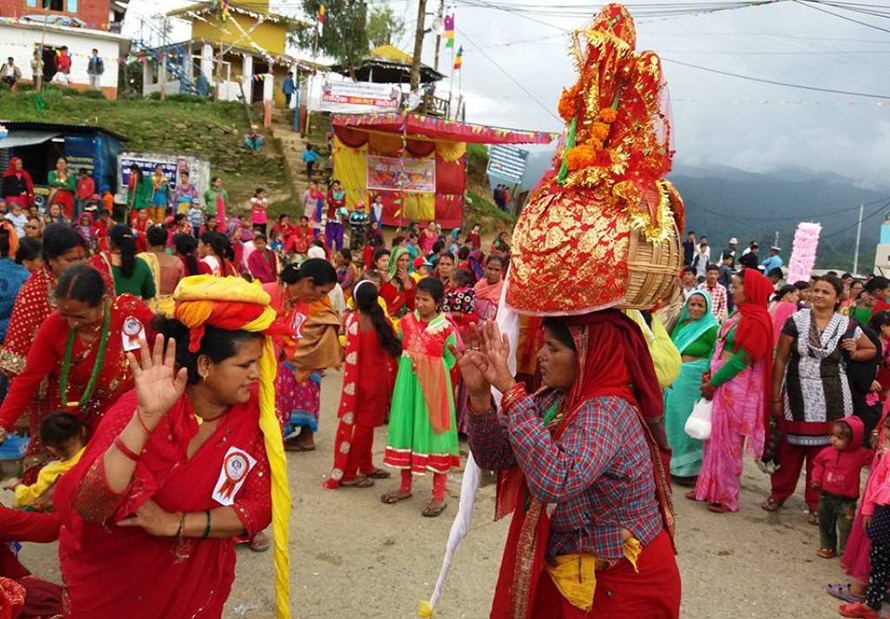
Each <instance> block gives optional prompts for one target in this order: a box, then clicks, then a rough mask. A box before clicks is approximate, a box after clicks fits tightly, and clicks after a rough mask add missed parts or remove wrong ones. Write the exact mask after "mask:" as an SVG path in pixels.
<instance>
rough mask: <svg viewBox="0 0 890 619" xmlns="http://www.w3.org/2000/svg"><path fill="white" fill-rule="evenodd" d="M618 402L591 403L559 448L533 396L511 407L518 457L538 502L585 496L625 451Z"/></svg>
mask: <svg viewBox="0 0 890 619" xmlns="http://www.w3.org/2000/svg"><path fill="white" fill-rule="evenodd" d="M616 403H617V400H616V399H612V398H610V399H608V400H596V399H594V400H591V401H588V402H586V403H585V404H584V405H582V407H581V408H580V409H579V410H578V412H577V416H576V418H575V420H574V421H573V422H572V423H571V424H570V425H569V428H568V429H567V430H566V432H565V433H564V434H563V435H562V437H561V438H560V440H559V443H558V444H557V443H556V442H555V441H554V440H553V438H552V437H551V436H550V432H549V431H548V430H547V428H546V427H545V426H544V422H543V420H542V419H541V418H540V417H539V416H538V415H537V407H536V406H535V401H534V399H533V398H532V397H531V396H525V397H522V398H517V399H515V400H513V401H511V402H510V403H509V404H508V405H507V410H506V411H505V418H506V421H507V433H508V436H509V441H510V444H511V445H512V447H513V455H514V457H515V458H516V461H517V462H518V463H519V465H520V467H522V471H523V472H524V473H525V478H526V480H527V482H528V486H529V491H530V492H531V494H532V495H533V496H534V497H535V498H536V499H538V500H541V501H546V502H548V503H563V504H564V503H566V501H567V500H568V499H571V498H572V497H575V496H578V495H580V494H582V493H583V492H585V491H586V490H587V489H588V487H590V486H591V484H592V483H593V482H594V481H595V480H596V479H597V478H598V477H599V476H600V475H601V474H602V472H603V471H604V470H605V469H606V468H607V467H608V466H609V464H610V463H611V461H612V459H613V458H614V457H615V456H616V455H617V453H618V451H619V449H620V448H621V438H620V436H619V432H618V426H617V425H616V424H615V423H613V422H612V420H613V418H614V417H615V416H617V414H618V411H617V410H612V409H615V408H617V404H616Z"/></svg>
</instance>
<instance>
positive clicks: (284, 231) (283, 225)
mask: <svg viewBox="0 0 890 619" xmlns="http://www.w3.org/2000/svg"><path fill="white" fill-rule="evenodd" d="M306 221H307V222H308V221H309V220H308V219H307V220H306ZM293 227H294V226H293V224H291V222H290V217H289V216H288V214H287V213H282V214H281V215H279V216H278V223H277V224H275V225H273V226H272V230H276V231H277V232H278V236H279V238H280V239H281V241H282V243H287V237H289V236H290V234H291V231H292V230H293Z"/></svg>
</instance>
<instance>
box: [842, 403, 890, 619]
mask: <svg viewBox="0 0 890 619" xmlns="http://www.w3.org/2000/svg"><path fill="white" fill-rule="evenodd" d="M847 419H850V418H849V417H848V418H846V419H845V421H846V420H847ZM886 422H887V417H886V416H885V417H884V419H882V420H881V423H880V424H878V427H877V428H876V429H875V430H874V432H873V436H877V441H878V443H877V445H876V448H877V455H876V456H875V459H874V460H873V461H872V464H871V474H870V475H869V478H868V483H867V484H866V486H865V495H864V497H863V499H862V506H861V507H860V513H861V514H862V528H863V530H864V531H865V533H866V535H867V536H868V539H869V541H870V543H871V549H870V550H869V554H868V558H869V563H870V564H871V565H870V572H869V574H868V588H867V589H866V591H865V601H864V603H863V602H861V601H854V602H851V603H849V604H842V605H841V606H840V607H839V608H838V611H839V612H840V614H841V616H843V617H861V618H862V619H880V617H881V606H882V603H883V601H884V595H885V593H886V591H887V587H888V585H890V458H888V457H886V455H887V452H888V449H890V440H888V433H887V430H886V427H885V424H886ZM847 554H849V552H848V553H847ZM846 559H847V557H846V556H845V557H844V560H846ZM850 593H851V594H852V587H851V588H850ZM833 595H834V594H833ZM839 597H844V596H839ZM845 599H850V598H849V597H846V598H845ZM854 599H855V598H854Z"/></svg>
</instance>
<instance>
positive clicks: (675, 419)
mask: <svg viewBox="0 0 890 619" xmlns="http://www.w3.org/2000/svg"><path fill="white" fill-rule="evenodd" d="M695 295H701V296H702V297H704V299H705V301H706V302H707V305H708V311H707V312H706V313H705V315H704V316H702V317H701V318H699V319H698V320H691V319H690V318H689V299H687V300H686V303H685V304H684V305H683V311H682V312H681V313H680V319H679V320H678V321H677V325H676V326H675V327H674V330H673V331H672V332H671V341H672V342H674V345H675V346H676V347H677V350H679V351H680V354H681V355H685V356H689V357H698V358H697V359H695V360H693V361H685V362H683V364H682V365H681V366H680V376H679V377H678V378H677V380H676V381H674V383H673V384H672V385H671V386H670V387H668V388H667V389H665V391H664V414H665V425H666V430H667V439H668V444H669V445H670V446H671V475H673V476H676V477H696V476H698V472H699V470H700V469H701V465H702V442H701V441H699V440H696V439H694V438H692V437H691V436H689V435H688V434H686V431H685V430H684V426H685V425H686V420H687V419H688V418H689V415H690V414H692V408H693V407H694V406H695V403H696V402H697V401H698V400H699V399H700V398H701V378H702V374H704V373H705V372H707V371H708V368H709V366H710V363H711V356H712V355H713V354H714V346H715V345H716V343H717V331H718V329H719V327H720V324H719V323H718V322H717V319H716V318H715V317H714V315H713V314H712V313H711V297H710V295H709V294H708V293H707V292H706V291H704V290H697V291H695V292H694V293H693V294H692V295H690V297H689V298H690V299H691V298H692V297H694V296H695Z"/></svg>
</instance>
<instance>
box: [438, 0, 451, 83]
mask: <svg viewBox="0 0 890 619" xmlns="http://www.w3.org/2000/svg"><path fill="white" fill-rule="evenodd" d="M438 16H439V19H445V0H439V13H438ZM441 46H442V35H441V34H437V35H436V61H435V63H433V68H434V69H435V70H436V71H438V70H439V48H440V47H441ZM452 49H453V48H452Z"/></svg>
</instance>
